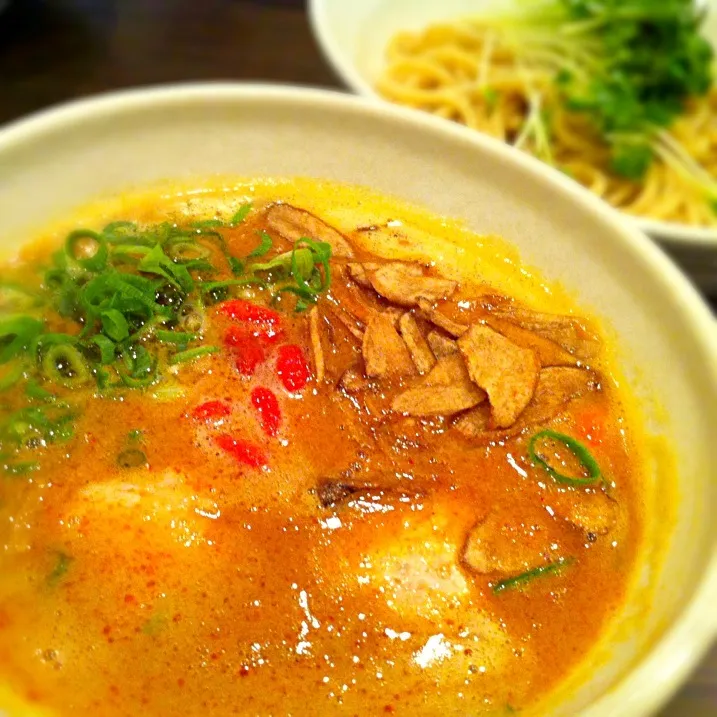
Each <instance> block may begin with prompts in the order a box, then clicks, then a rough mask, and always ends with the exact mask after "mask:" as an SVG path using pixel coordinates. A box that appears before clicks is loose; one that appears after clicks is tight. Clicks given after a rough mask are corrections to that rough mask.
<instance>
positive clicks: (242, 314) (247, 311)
mask: <svg viewBox="0 0 717 717" xmlns="http://www.w3.org/2000/svg"><path fill="white" fill-rule="evenodd" d="M219 311H221V313H222V314H224V315H225V316H228V317H229V318H231V319H235V320H237V321H249V322H250V323H253V324H272V325H274V326H276V327H277V328H278V327H279V326H280V325H281V314H280V313H279V312H278V311H274V309H269V308H267V307H266V306H261V305H260V304H253V303H252V302H251V301H246V299H232V300H231V301H225V302H224V303H223V304H221V305H220V306H219Z"/></svg>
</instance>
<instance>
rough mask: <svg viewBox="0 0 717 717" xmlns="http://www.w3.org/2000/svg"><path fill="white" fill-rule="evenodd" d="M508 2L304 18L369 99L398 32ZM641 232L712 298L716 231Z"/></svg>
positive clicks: (638, 222)
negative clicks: (392, 39)
mask: <svg viewBox="0 0 717 717" xmlns="http://www.w3.org/2000/svg"><path fill="white" fill-rule="evenodd" d="M509 2H510V0H362V1H361V2H346V0H309V2H308V7H309V16H310V18H311V24H312V27H313V31H314V34H315V36H316V38H317V40H318V42H319V45H320V46H321V48H322V50H323V52H324V55H325V56H326V58H327V60H328V61H329V63H330V64H331V66H332V67H333V69H334V71H335V72H336V74H337V75H338V76H339V78H340V79H341V80H342V81H343V82H344V83H345V84H346V85H347V86H348V87H349V88H350V89H351V90H353V91H354V92H356V93H358V94H360V95H362V96H364V97H371V98H374V99H380V96H379V95H378V94H377V93H376V91H375V90H374V83H375V79H376V78H377V77H378V75H379V74H380V72H381V69H382V67H383V65H384V53H385V50H386V46H387V44H388V41H389V39H390V38H391V37H392V36H393V35H394V34H395V33H396V32H399V31H401V30H418V29H420V28H422V27H425V26H426V25H428V24H430V23H432V22H440V21H445V20H450V19H453V18H460V17H469V16H470V15H475V14H476V12H479V11H480V9H481V8H484V7H491V8H492V7H496V6H500V5H506V4H508V3H509ZM702 2H703V5H704V6H705V8H706V9H708V17H707V21H706V23H705V34H706V36H707V37H709V38H710V39H711V41H712V42H713V44H714V45H715V47H717V0H702ZM626 219H627V221H629V222H631V223H633V224H634V225H635V226H637V227H638V228H639V229H641V230H642V231H644V232H646V233H647V234H649V235H650V236H652V237H654V238H655V239H657V240H659V241H660V242H662V243H663V244H664V246H665V248H666V249H667V250H668V251H669V252H670V253H671V254H672V255H673V257H674V258H675V259H676V261H677V262H678V263H679V264H680V265H682V267H683V268H684V269H685V271H687V273H688V274H689V275H690V276H691V277H692V279H693V280H694V281H695V282H696V283H697V284H698V285H699V286H700V288H701V289H702V290H704V291H706V292H708V293H710V294H714V295H717V229H707V228H696V227H690V226H687V225H683V224H675V223H669V222H661V221H655V220H651V219H635V218H634V217H629V216H626Z"/></svg>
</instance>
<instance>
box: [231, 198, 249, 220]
mask: <svg viewBox="0 0 717 717" xmlns="http://www.w3.org/2000/svg"><path fill="white" fill-rule="evenodd" d="M251 209H252V204H251V202H247V203H246V204H242V205H241V206H240V207H239V209H238V210H237V211H236V213H235V214H234V216H233V217H232V218H231V219H230V220H229V224H231V225H232V226H236V225H237V224H241V223H242V222H243V221H244V220H245V219H246V218H247V216H248V215H249V212H250V211H251Z"/></svg>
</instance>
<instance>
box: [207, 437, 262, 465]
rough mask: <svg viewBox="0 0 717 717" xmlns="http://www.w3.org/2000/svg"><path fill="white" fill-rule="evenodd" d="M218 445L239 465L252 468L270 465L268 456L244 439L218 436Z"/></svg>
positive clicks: (258, 447)
mask: <svg viewBox="0 0 717 717" xmlns="http://www.w3.org/2000/svg"><path fill="white" fill-rule="evenodd" d="M215 440H216V443H217V445H218V446H219V447H220V448H221V449H222V450H224V451H226V452H227V453H229V454H230V455H231V456H232V457H233V458H235V459H236V460H237V461H238V462H239V463H244V464H245V465H248V466H252V468H260V467H262V466H265V465H267V464H268V462H269V461H268V460H267V457H266V454H265V453H264V451H263V450H262V449H261V447H260V446H257V445H256V444H255V443H251V442H250V441H245V440H244V439H243V438H232V437H231V436H227V435H223V436H217V438H216V439H215Z"/></svg>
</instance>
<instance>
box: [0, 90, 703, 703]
mask: <svg viewBox="0 0 717 717" xmlns="http://www.w3.org/2000/svg"><path fill="white" fill-rule="evenodd" d="M208 102H214V103H217V102H219V103H221V102H225V103H231V104H236V103H241V104H245V105H252V104H254V105H268V106H271V107H281V106H286V105H287V104H289V105H292V106H293V107H295V108H299V109H313V110H315V109H317V108H318V109H322V110H325V111H326V112H332V111H333V112H350V113H353V114H354V115H355V116H364V117H367V118H371V119H373V120H378V121H381V122H384V123H386V124H387V125H392V126H393V127H394V128H395V129H396V130H397V131H400V129H401V127H402V126H404V127H406V128H410V129H413V130H418V131H421V132H424V133H425V134H426V135H428V136H431V135H432V136H438V137H442V138H443V139H449V140H451V141H453V142H455V143H457V144H460V145H462V146H463V147H465V148H466V149H467V150H468V151H478V152H481V153H483V154H485V155H489V156H492V157H493V158H497V159H500V161H501V162H507V163H511V164H513V165H514V166H515V167H516V169H518V170H520V171H521V172H522V173H523V174H525V175H527V176H529V177H530V178H531V180H532V181H539V182H542V183H543V184H544V185H546V186H547V187H548V188H549V189H550V190H551V191H554V192H556V193H558V194H562V195H563V196H564V197H565V198H567V199H569V200H570V201H572V202H573V203H574V204H576V205H578V206H579V207H580V209H581V210H582V211H583V212H584V213H586V214H588V215H592V216H593V217H595V218H597V219H598V220H600V221H601V222H602V223H603V224H604V225H605V227H606V229H607V230H609V231H610V232H611V233H612V234H613V236H614V237H615V240H616V241H619V243H620V245H621V247H622V249H623V250H624V251H626V252H629V253H631V254H632V255H633V258H634V259H635V260H636V261H637V262H638V263H639V264H641V265H642V270H643V271H644V273H645V274H646V275H647V276H648V277H649V279H650V281H651V282H652V283H653V284H655V285H656V288H657V289H658V290H663V291H667V292H668V293H669V294H670V301H671V302H672V303H673V304H674V305H675V308H676V310H677V311H678V312H679V313H680V314H681V315H682V319H683V321H682V326H683V331H685V332H687V333H689V334H692V336H693V338H694V339H695V341H696V344H697V348H698V351H699V354H700V357H699V358H700V360H701V361H702V362H703V363H704V364H705V366H706V367H707V369H708V371H709V372H710V374H709V375H710V385H709V386H707V387H706V390H705V391H704V392H703V393H702V395H703V396H704V397H705V398H704V399H703V402H707V401H709V400H710V399H712V400H715V399H717V362H716V361H715V360H714V357H715V356H717V332H716V331H715V326H714V324H715V322H714V318H713V316H712V313H711V311H710V309H709V308H708V306H707V304H706V303H705V302H704V300H703V298H702V297H701V296H700V294H699V293H698V291H697V289H696V288H695V287H694V286H693V285H692V284H691V283H690V281H689V280H688V279H687V278H686V277H685V276H684V275H683V274H682V273H681V272H680V270H679V269H678V268H677V267H676V265H675V264H674V263H673V262H672V261H671V260H670V259H669V258H668V257H667V255H666V254H665V253H664V252H663V251H662V250H661V249H660V248H659V247H658V246H657V245H656V244H655V243H653V242H652V241H651V240H650V239H649V238H648V237H647V236H645V235H644V234H642V233H641V232H640V231H638V230H637V229H636V228H635V227H633V226H630V225H629V224H627V223H626V222H624V221H623V220H622V218H621V216H620V214H619V213H618V212H616V211H614V210H613V209H611V208H610V207H609V206H608V205H606V204H605V203H604V202H603V201H602V200H600V199H599V198H598V197H596V196H595V195H593V194H592V193H591V192H590V191H589V190H587V189H585V188H583V187H581V186H580V185H579V184H577V183H576V182H573V181H572V180H570V179H569V178H568V177H566V176H565V175H563V174H562V173H561V172H559V171H558V170H556V169H554V168H552V167H549V166H548V165H546V164H544V163H542V162H540V161H539V160H537V159H535V158H534V157H531V156H529V155H527V154H525V153H523V152H521V151H519V150H517V149H514V148H512V147H510V146H508V145H506V144H504V143H503V142H500V141H499V140H496V139H493V138H491V137H487V136H486V135H483V134H481V133H479V132H474V131H473V130H470V129H468V128H466V127H463V126H460V125H457V124H454V123H450V122H443V121H442V120H441V119H440V118H437V117H433V116H432V115H429V114H425V113H420V112H415V111H412V110H410V109H407V108H403V107H398V106H395V105H392V104H390V103H384V102H374V101H367V100H366V99H364V98H361V97H356V96H354V95H349V94H346V93H343V92H338V91H335V90H326V89H318V88H311V87H297V86H293V85H282V84H273V83H238V82H237V83H231V82H217V83H184V84H170V85H156V86H149V87H144V88H141V89H134V88H131V89H124V90H120V91H116V92H111V93H106V94H103V95H99V96H94V97H90V98H88V99H80V100H74V101H71V102H68V103H65V104H61V105H59V106H55V107H51V108H49V109H46V110H42V111H40V112H37V113H35V114H33V115H30V116H29V117H26V118H22V119H19V120H16V121H14V122H11V123H10V124H7V125H5V126H4V127H0V165H1V164H2V156H3V153H4V152H6V151H12V150H13V149H14V148H15V147H16V146H17V145H23V144H27V143H32V142H34V141H36V140H37V139H39V138H42V137H43V136H46V135H52V134H55V135H56V136H57V137H58V138H59V137H61V133H62V131H63V130H65V129H75V130H76V129H77V125H78V124H82V123H84V122H92V121H96V120H101V119H106V118H109V117H116V116H117V114H118V113H131V112H136V111H143V110H147V109H156V108H161V107H165V108H176V107H180V106H188V105H189V106H194V105H197V106H206V103H208ZM715 604H717V543H715V545H714V546H713V547H712V551H711V554H710V555H709V556H708V565H707V568H706V570H705V572H704V574H703V575H702V576H701V578H700V580H699V582H698V585H697V587H696V589H695V591H694V592H693V594H692V595H691V597H690V598H689V599H688V600H687V602H686V604H685V606H684V607H683V609H682V611H681V612H680V614H679V615H678V617H677V618H676V620H675V622H674V623H673V624H672V625H671V626H670V627H669V628H666V629H664V630H663V632H662V634H660V635H659V636H658V637H657V639H656V640H655V641H654V643H653V644H652V646H651V648H650V649H649V650H646V651H645V652H644V653H643V654H642V656H641V657H640V658H639V659H637V660H636V661H635V662H634V663H633V665H632V667H631V668H630V669H629V671H628V672H627V673H626V674H625V675H624V676H623V677H622V678H620V679H619V681H618V682H617V683H616V684H614V685H613V686H612V688H611V689H610V690H609V691H608V692H606V693H604V694H603V695H601V696H600V697H599V698H598V699H597V700H596V701H595V702H594V703H593V704H592V705H590V706H589V707H588V708H587V709H586V710H585V711H584V712H583V713H582V715H583V717H604V715H605V714H611V715H626V717H627V715H630V716H634V715H648V714H651V713H653V712H654V711H655V710H657V709H658V708H659V707H660V706H661V705H662V704H664V703H665V702H666V701H667V699H668V698H669V697H670V696H671V695H672V694H673V693H674V692H675V691H676V690H677V688H678V687H679V685H680V684H681V683H682V682H683V681H684V680H685V679H686V677H687V675H688V673H689V672H690V671H691V670H692V669H693V668H694V667H695V666H696V665H697V663H698V661H699V660H700V659H701V658H702V657H703V656H704V654H705V653H706V652H707V650H708V649H709V647H710V646H711V644H712V642H713V640H714V639H715V638H717V612H716V611H715V610H714V605H715Z"/></svg>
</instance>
